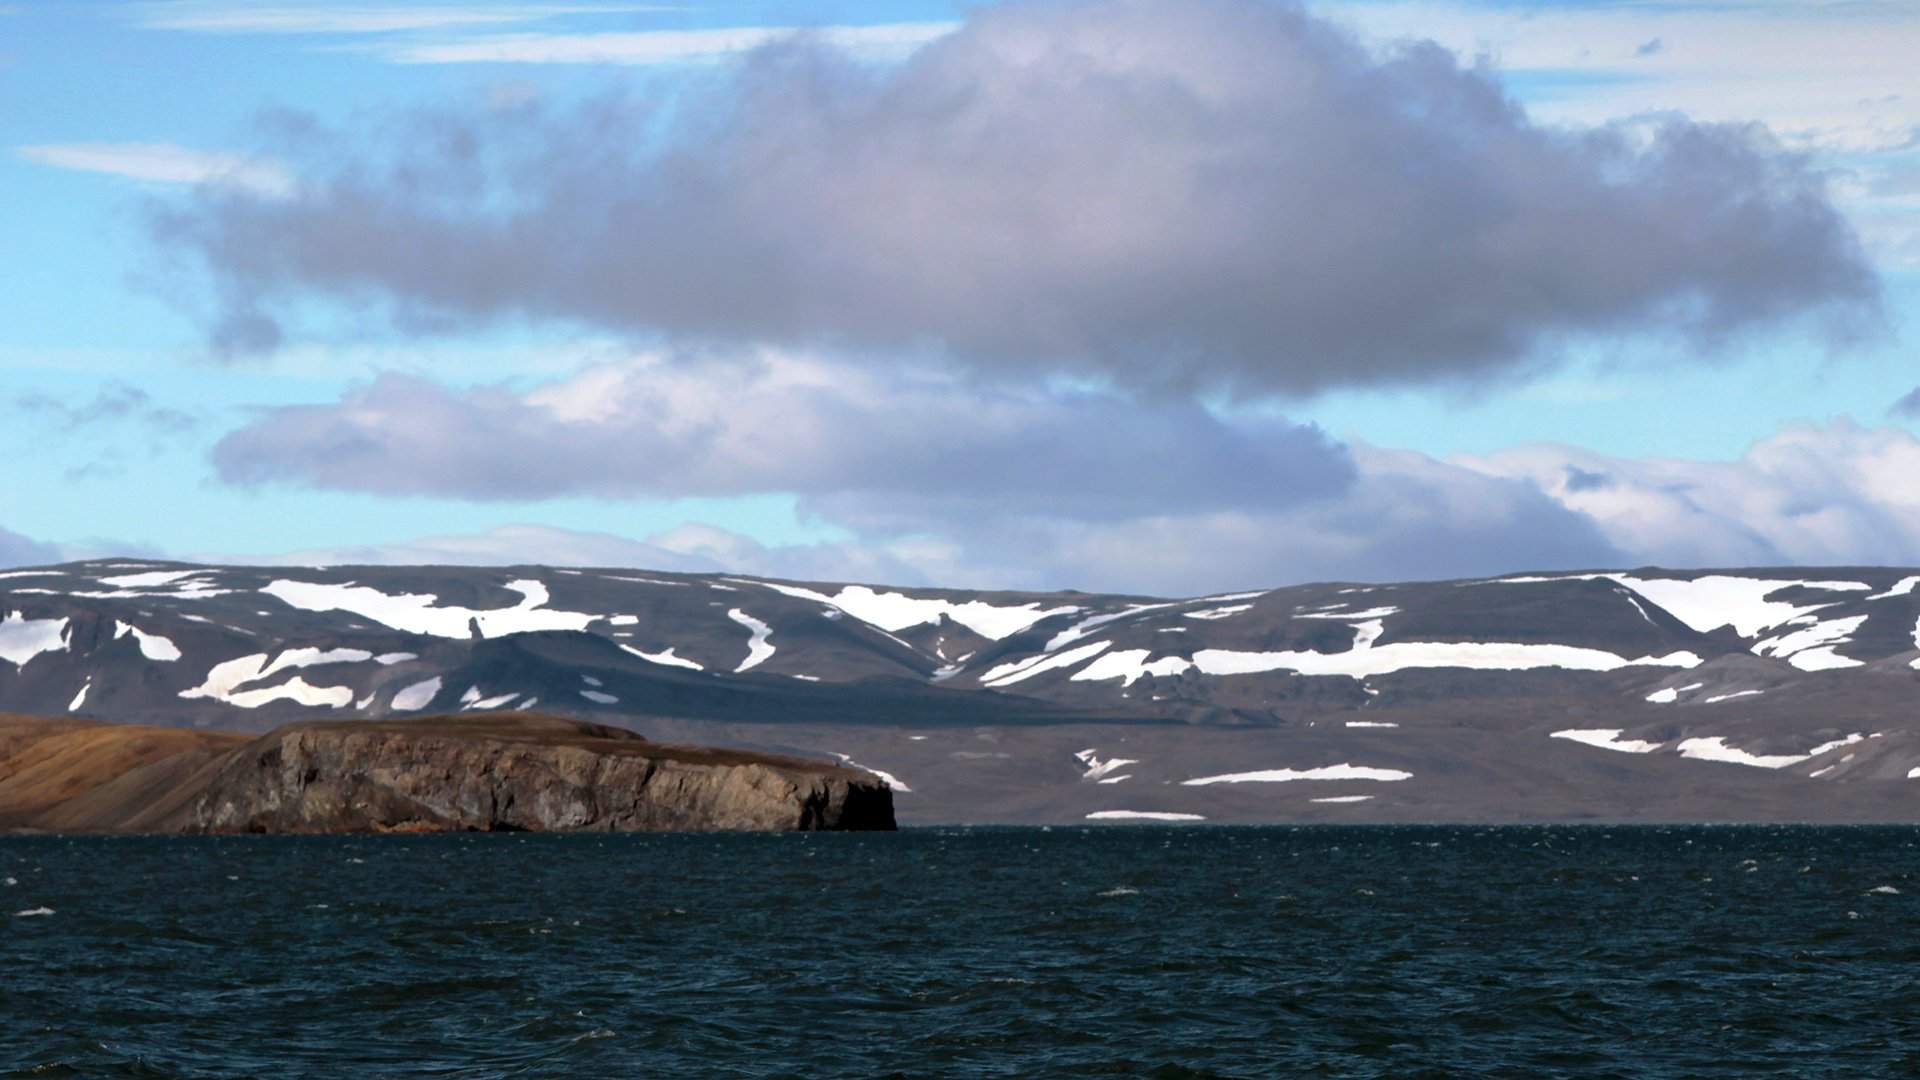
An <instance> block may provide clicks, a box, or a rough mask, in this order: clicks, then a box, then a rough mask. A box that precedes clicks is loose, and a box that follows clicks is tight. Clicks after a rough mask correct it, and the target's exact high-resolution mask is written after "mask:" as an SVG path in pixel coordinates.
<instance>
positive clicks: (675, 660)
mask: <svg viewBox="0 0 1920 1080" xmlns="http://www.w3.org/2000/svg"><path fill="white" fill-rule="evenodd" d="M620 647H621V648H622V649H625V650H626V651H628V652H630V653H632V654H633V655H635V656H637V657H639V658H640V659H642V660H645V661H647V662H648V663H652V664H665V665H667V666H668V667H681V668H690V669H692V670H694V671H705V670H707V669H706V668H704V667H702V666H701V665H700V664H699V663H697V662H696V661H693V660H689V659H687V658H686V657H684V656H675V655H673V647H671V646H669V647H668V648H666V649H665V650H663V651H661V652H657V653H650V652H642V651H640V650H639V649H636V648H634V647H633V646H632V645H628V644H625V643H622V644H621V646H620Z"/></svg>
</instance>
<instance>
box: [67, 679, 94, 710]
mask: <svg viewBox="0 0 1920 1080" xmlns="http://www.w3.org/2000/svg"><path fill="white" fill-rule="evenodd" d="M91 689H93V680H92V679H88V680H87V681H86V682H84V683H81V684H80V692H79V693H77V694H75V695H73V700H72V701H69V702H67V711H68V712H79V711H80V706H82V705H85V704H86V703H87V691H89V690H91Z"/></svg>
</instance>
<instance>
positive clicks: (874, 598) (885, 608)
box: [727, 578, 1080, 641]
mask: <svg viewBox="0 0 1920 1080" xmlns="http://www.w3.org/2000/svg"><path fill="white" fill-rule="evenodd" d="M727 580H729V581H738V582H742V583H743V584H750V585H759V586H761V587H763V588H768V589H772V590H773V591H775V592H778V593H783V594H785V595H787V596H792V597H795V598H797V599H801V600H812V601H815V602H817V603H821V604H825V605H827V606H828V607H832V608H837V609H839V610H841V611H844V612H846V613H847V614H849V615H851V616H853V617H854V618H856V619H859V620H860V621H861V622H864V623H867V624H869V625H871V626H877V627H879V628H880V629H882V630H904V629H906V628H907V627H909V626H919V625H920V624H921V623H930V622H938V621H939V620H940V616H942V615H945V616H946V617H947V618H949V619H952V620H953V621H954V622H957V623H959V624H960V625H962V626H964V627H966V628H967V629H969V630H972V631H973V632H974V633H976V634H979V635H980V636H981V637H985V638H989V639H991V640H993V641H999V640H1000V639H1001V638H1004V637H1008V636H1011V635H1013V634H1017V633H1019V632H1020V631H1022V630H1025V629H1026V628H1027V627H1029V626H1032V625H1033V624H1034V623H1037V622H1039V621H1040V620H1041V619H1045V618H1048V617H1049V616H1053V615H1070V614H1072V613H1073V612H1076V611H1079V610H1080V609H1079V608H1077V607H1074V606H1072V605H1070V604H1069V605H1063V606H1061V607H1053V608H1042V607H1041V606H1040V605H1039V604H1038V603H1037V602H1030V603H1025V604H1008V605H998V604H989V603H987V602H986V601H985V600H968V601H966V602H964V603H955V602H953V601H951V600H943V599H939V598H937V597H919V596H908V595H907V594H905V593H900V592H878V591H876V590H874V589H871V588H868V587H867V586H865V585H848V586H846V587H845V588H843V589H841V590H840V591H839V592H837V593H835V594H833V595H832V596H828V595H827V594H826V593H823V592H820V591H819V590H817V589H808V588H804V587H802V586H799V585H782V584H780V583H778V582H774V581H758V580H755V579H753V578H728V579H727Z"/></svg>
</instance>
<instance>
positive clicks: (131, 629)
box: [113, 619, 180, 664]
mask: <svg viewBox="0 0 1920 1080" xmlns="http://www.w3.org/2000/svg"><path fill="white" fill-rule="evenodd" d="M128 634H132V635H133V640H134V641H135V642H136V643H138V644H139V646H140V655H141V656H144V657H146V658H147V659H149V660H158V661H160V662H161V663H163V664H164V663H172V662H173V661H175V660H178V659H180V647H179V646H178V645H175V644H174V643H173V640H172V639H171V638H164V637H161V636H160V635H159V634H149V633H147V632H146V631H144V630H142V629H140V628H139V627H137V626H135V625H133V624H132V623H124V622H121V621H120V620H118V619H115V620H114V621H113V639H114V640H115V641H118V640H120V639H121V638H123V637H126V636H127V635H128Z"/></svg>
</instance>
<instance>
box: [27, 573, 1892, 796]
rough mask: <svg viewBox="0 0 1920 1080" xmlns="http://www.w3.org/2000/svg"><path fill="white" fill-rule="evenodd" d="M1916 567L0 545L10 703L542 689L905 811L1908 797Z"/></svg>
mask: <svg viewBox="0 0 1920 1080" xmlns="http://www.w3.org/2000/svg"><path fill="white" fill-rule="evenodd" d="M1916 586H1920V574H1916V573H1914V572H1911V571H1907V570H1900V569H1887V568H1830V569H1819V570H1811V569H1806V568H1797V569H1741V570H1722V571H1686V572H1670V571H1662V570H1656V569H1642V570H1635V571H1596V572H1590V573H1567V574H1535V575H1518V576H1511V577H1504V578H1493V579H1483V580H1469V581H1449V582H1419V583H1403V584H1388V585H1368V584H1350V583H1329V584H1316V585H1303V586H1296V587H1290V588H1282V589H1273V590H1261V591H1252V592H1244V593H1235V594H1228V595H1217V596H1207V597H1197V598H1192V599H1176V600H1168V599H1155V598H1145V597H1130V596H1107V595H1089V594H1084V593H1073V592H1065V593H1045V594H1034V593H1012V592H967V591H956V590H940V589H895V588H884V587H870V586H864V585H843V584H821V583H803V582H788V581H773V580H766V579H758V578H749V577H739V576H730V575H685V574H665V573H654V572H648V571H636V570H626V569H601V570H591V569H554V568H545V567H507V568H467V567H328V568H311V567H309V568H255V567H202V566H188V565H177V564H164V563H145V562H138V563H136V562H126V561H111V562H90V563H76V564H69V565H64V566H55V567H44V568H35V569H27V570H17V571H8V572H4V573H0V708H6V709H11V710H15V711H20V712H33V713H39V714H72V715H77V716H91V717H98V718H105V719H113V720H119V721H127V722H140V723H146V724H154V725H163V726H185V727H204V728H223V729H224V728H240V729H249V730H260V729H264V728H267V727H272V726H275V725H278V724H282V723H285V722H288V721H292V720H313V719H328V720H347V719H382V718H395V717H406V716H415V715H419V714H421V713H423V712H425V711H430V710H431V711H446V710H471V711H486V710H497V709H508V708H513V709H539V710H542V711H553V712H561V713H566V714H570V715H575V716H579V717H582V718H588V719H595V720H601V721H607V722H615V723H619V724H621V725H625V726H627V727H630V728H633V729H635V730H638V731H641V732H643V733H645V734H647V735H649V736H651V737H655V738H662V739H668V740H673V741H686V742H696V743H708V744H711V743H725V744H729V745H735V746H741V747H749V748H755V749H762V750H774V751H780V752H786V753H798V754H803V755H808V756H811V757H815V758H820V759H828V760H845V761H850V762H852V763H854V764H855V765H856V766H857V767H862V768H867V769H872V770H875V771H877V772H879V773H881V774H883V775H885V776H886V777H888V778H889V780H890V782H891V783H892V784H893V785H894V790H895V794H896V797H897V807H898V811H899V813H900V816H901V818H902V819H903V820H906V821H910V822H911V821H1054V822H1059V821H1080V820H1086V819H1088V818H1089V817H1090V816H1092V815H1101V816H1099V817H1096V818H1094V820H1125V819H1126V815H1128V814H1138V815H1160V816H1164V815H1181V816H1182V818H1181V819H1185V818H1188V817H1197V818H1201V819H1205V820H1210V821H1249V820H1254V821H1276V820H1342V821H1345V820H1356V821H1358V820H1570V819H1606V820H1617V819H1649V818H1651V819H1660V820H1920V779H1910V777H1920V734H1917V733H1916V731H1915V728H1914V724H1913V722H1912V720H1911V713H1912V703H1913V701H1914V691H1915V690H1916V688H1917V684H1920V670H1916V667H1915V665H1916V664H1917V663H1920V636H1917V634H1920V595H1917V594H1916Z"/></svg>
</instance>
